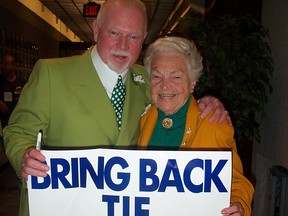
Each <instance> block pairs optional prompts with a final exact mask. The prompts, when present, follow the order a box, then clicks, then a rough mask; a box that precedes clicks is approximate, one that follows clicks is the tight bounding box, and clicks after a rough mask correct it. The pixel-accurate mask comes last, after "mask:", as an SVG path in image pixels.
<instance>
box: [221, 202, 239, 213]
mask: <svg viewBox="0 0 288 216" xmlns="http://www.w3.org/2000/svg"><path fill="white" fill-rule="evenodd" d="M221 214H222V215H223V216H228V215H233V216H244V210H243V207H242V205H241V203H238V202H236V203H231V206H230V207H228V208H224V209H222V211H221Z"/></svg>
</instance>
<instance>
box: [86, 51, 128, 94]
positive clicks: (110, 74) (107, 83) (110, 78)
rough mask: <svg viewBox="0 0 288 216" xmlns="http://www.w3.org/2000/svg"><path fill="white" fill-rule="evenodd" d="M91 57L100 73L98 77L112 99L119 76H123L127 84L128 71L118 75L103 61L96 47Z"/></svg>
mask: <svg viewBox="0 0 288 216" xmlns="http://www.w3.org/2000/svg"><path fill="white" fill-rule="evenodd" d="M91 57H92V62H93V65H94V67H95V68H96V71H97V73H98V76H99V78H100V80H101V82H102V84H103V86H104V88H105V90H106V92H107V95H108V97H109V98H111V95H112V91H113V88H114V86H115V85H116V83H117V79H118V76H119V75H121V76H122V80H123V83H124V84H125V83H126V80H127V75H128V69H127V70H125V71H123V72H122V73H117V72H115V71H113V70H111V69H110V68H109V67H108V66H107V65H106V64H105V63H104V62H103V61H102V59H101V57H100V55H99V54H98V52H97V48H96V46H94V47H93V48H92V51H91Z"/></svg>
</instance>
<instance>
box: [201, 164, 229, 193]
mask: <svg viewBox="0 0 288 216" xmlns="http://www.w3.org/2000/svg"><path fill="white" fill-rule="evenodd" d="M226 163H227V160H220V161H219V162H218V164H217V165H216V167H215V168H214V170H213V171H212V161H211V160H206V161H205V184H204V185H205V187H204V192H210V191H211V183H212V181H213V182H214V184H215V186H216V187H217V189H218V191H219V192H227V189H226V188H225V186H224V185H223V183H222V181H221V179H220V178H219V173H220V172H221V170H222V169H223V167H224V166H225V164H226Z"/></svg>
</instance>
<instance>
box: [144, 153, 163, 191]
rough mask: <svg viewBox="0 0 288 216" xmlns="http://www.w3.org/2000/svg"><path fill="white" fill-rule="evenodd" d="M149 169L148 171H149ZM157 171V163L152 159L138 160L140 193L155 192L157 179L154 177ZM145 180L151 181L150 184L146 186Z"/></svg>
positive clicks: (157, 183)
mask: <svg viewBox="0 0 288 216" xmlns="http://www.w3.org/2000/svg"><path fill="white" fill-rule="evenodd" d="M148 168H150V171H149V169H148ZM156 171H157V163H156V162H155V161H154V160H152V159H140V176H139V178H140V179H139V187H140V191H155V190H157V188H158V186H159V178H158V177H157V175H155V173H156ZM147 179H151V181H152V183H151V184H150V185H148V184H147V181H146V180H147Z"/></svg>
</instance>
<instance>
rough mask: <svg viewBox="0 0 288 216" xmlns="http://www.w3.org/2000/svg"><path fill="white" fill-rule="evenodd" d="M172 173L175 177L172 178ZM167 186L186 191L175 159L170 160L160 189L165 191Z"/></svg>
mask: <svg viewBox="0 0 288 216" xmlns="http://www.w3.org/2000/svg"><path fill="white" fill-rule="evenodd" d="M171 174H172V176H173V179H170V175H171ZM167 187H176V188H177V191H178V192H184V187H183V184H182V180H181V176H180V173H179V169H178V165H177V162H176V160H175V159H169V160H168V162H167V164H166V167H165V170H164V174H163V177H162V180H161V183H160V186H159V190H158V191H159V192H165V190H166V188H167Z"/></svg>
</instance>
